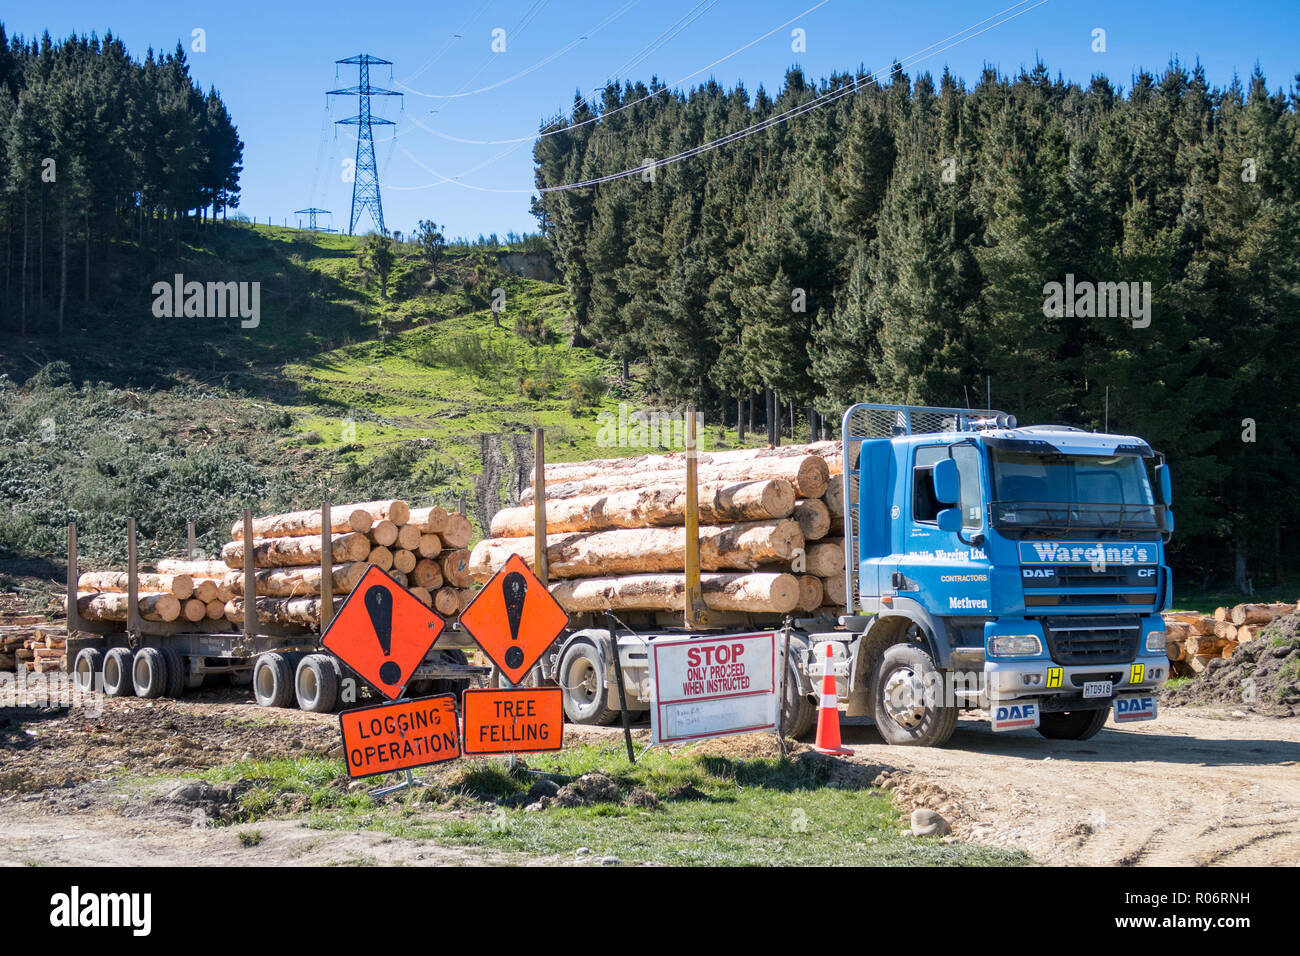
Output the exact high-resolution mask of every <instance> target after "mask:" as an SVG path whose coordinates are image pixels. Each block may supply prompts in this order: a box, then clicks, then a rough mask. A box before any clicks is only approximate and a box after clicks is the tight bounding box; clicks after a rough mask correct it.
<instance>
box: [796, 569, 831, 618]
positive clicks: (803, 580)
mask: <svg viewBox="0 0 1300 956" xmlns="http://www.w3.org/2000/svg"><path fill="white" fill-rule="evenodd" d="M798 580H799V602H798V603H797V604H796V605H795V608H796V609H797V610H800V611H815V610H817V608H819V607H821V605H822V594H823V590H824V589H823V587H822V579H821V578H819V577H817V576H816V575H813V574H801V575H799V577H798Z"/></svg>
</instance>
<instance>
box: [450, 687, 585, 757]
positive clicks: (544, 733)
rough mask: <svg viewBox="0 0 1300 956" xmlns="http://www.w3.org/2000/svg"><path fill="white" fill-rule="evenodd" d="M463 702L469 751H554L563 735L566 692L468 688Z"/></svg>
mask: <svg viewBox="0 0 1300 956" xmlns="http://www.w3.org/2000/svg"><path fill="white" fill-rule="evenodd" d="M461 699H462V701H463V704H464V715H465V719H464V724H465V753H466V754H523V753H553V752H554V751H557V750H559V749H560V748H561V743H562V741H563V739H564V692H563V691H561V690H560V688H558V687H526V688H520V689H517V690H492V689H487V688H481V689H475V688H469V689H467V690H466V691H465V692H464V694H462V695H461Z"/></svg>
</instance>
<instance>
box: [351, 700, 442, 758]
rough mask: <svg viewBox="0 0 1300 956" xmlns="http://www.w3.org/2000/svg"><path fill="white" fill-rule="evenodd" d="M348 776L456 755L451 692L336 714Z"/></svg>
mask: <svg viewBox="0 0 1300 956" xmlns="http://www.w3.org/2000/svg"><path fill="white" fill-rule="evenodd" d="M339 728H340V729H341V730H342V731H343V750H344V756H345V757H346V760H347V765H348V776H350V777H369V776H371V775H373V774H379V773H392V772H393V771H394V770H410V769H411V768H412V767H423V766H426V765H428V764H431V763H441V762H442V761H444V760H455V759H456V758H457V757H459V756H460V731H459V729H458V727H457V725H456V695H455V694H438V695H436V696H433V697H417V698H415V699H414V700H401V701H397V702H396V703H392V704H376V705H375V706H373V707H358V708H356V709H355V710H345V711H344V712H343V713H341V714H339Z"/></svg>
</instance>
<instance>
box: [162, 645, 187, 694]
mask: <svg viewBox="0 0 1300 956" xmlns="http://www.w3.org/2000/svg"><path fill="white" fill-rule="evenodd" d="M162 654H163V658H164V659H165V660H166V661H167V691H166V694H167V696H168V697H180V696H181V695H182V694H184V693H185V685H186V684H187V683H188V682H187V681H186V676H187V675H186V671H187V670H188V668H187V667H186V666H185V665H186V663H187V662H188V659H187V658H184V657H181V655H180V654H179V653H178V652H177V651H173V650H172V649H171V648H170V647H168V648H164V649H163V652H162Z"/></svg>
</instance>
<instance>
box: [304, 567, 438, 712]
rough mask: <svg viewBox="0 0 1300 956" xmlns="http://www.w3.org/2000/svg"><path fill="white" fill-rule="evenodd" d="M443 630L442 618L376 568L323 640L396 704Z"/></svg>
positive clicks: (355, 590) (365, 577)
mask: <svg viewBox="0 0 1300 956" xmlns="http://www.w3.org/2000/svg"><path fill="white" fill-rule="evenodd" d="M442 628H443V620H442V618H440V617H439V616H438V615H437V614H435V613H434V612H433V611H431V610H430V609H429V608H427V607H425V606H424V604H422V603H421V602H420V599H419V598H417V597H416V596H415V595H414V594H412V593H411V592H410V591H408V590H406V588H404V587H402V586H401V585H400V584H398V583H397V582H396V581H394V580H393V579H392V578H390V577H389V576H388V575H387V574H385V573H384V572H383V571H381V570H380V569H379V568H377V567H376V566H375V565H373V564H372V565H371V566H370V567H368V568H366V573H365V574H363V575H362V576H361V580H360V581H358V582H357V586H356V587H354V588H353V589H352V593H351V594H349V595H348V596H347V600H345V601H344V602H343V606H342V607H341V608H339V611H338V613H337V614H336V615H334V620H332V621H330V625H329V627H327V628H326V629H325V633H324V634H323V635H321V644H323V645H324V646H325V647H326V648H327V649H328V650H330V651H333V652H334V654H335V655H337V656H338V657H339V658H340V659H341V660H342V661H343V662H344V663H345V664H347V665H348V666H349V667H351V668H352V669H353V670H354V671H356V672H357V674H358V675H359V676H360V677H361V679H362V680H364V681H366V682H367V683H368V684H370V685H371V686H372V687H374V688H375V690H377V691H379V692H380V693H381V694H383V695H384V696H385V697H387V698H388V699H389V700H396V699H397V698H398V697H400V696H402V691H403V689H404V688H405V687H406V684H407V682H409V681H410V679H411V675H413V674H414V673H415V669H416V668H417V667H419V666H420V662H421V661H423V660H424V656H425V655H426V654H428V653H429V648H431V647H433V643H434V641H436V640H437V639H438V635H439V634H441V633H442Z"/></svg>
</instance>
